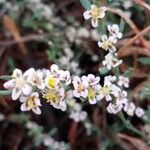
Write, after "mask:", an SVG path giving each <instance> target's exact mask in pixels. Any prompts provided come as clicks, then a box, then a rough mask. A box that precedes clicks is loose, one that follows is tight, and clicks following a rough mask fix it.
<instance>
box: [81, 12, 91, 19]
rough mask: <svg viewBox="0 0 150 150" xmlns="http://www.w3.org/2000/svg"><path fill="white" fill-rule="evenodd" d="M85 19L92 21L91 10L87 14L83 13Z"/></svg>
mask: <svg viewBox="0 0 150 150" xmlns="http://www.w3.org/2000/svg"><path fill="white" fill-rule="evenodd" d="M83 17H84V19H86V20H88V19H90V18H91V17H92V16H91V14H90V10H87V11H85V12H84V13H83Z"/></svg>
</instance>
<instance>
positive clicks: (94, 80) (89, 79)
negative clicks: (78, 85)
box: [82, 74, 100, 85]
mask: <svg viewBox="0 0 150 150" xmlns="http://www.w3.org/2000/svg"><path fill="white" fill-rule="evenodd" d="M82 79H83V80H86V81H87V82H88V83H89V85H96V84H98V83H99V81H100V77H98V76H97V77H95V76H94V75H93V74H89V75H88V76H83V77H82Z"/></svg>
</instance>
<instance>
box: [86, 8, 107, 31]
mask: <svg viewBox="0 0 150 150" xmlns="http://www.w3.org/2000/svg"><path fill="white" fill-rule="evenodd" d="M106 10H107V8H106V7H104V6H102V7H97V6H95V5H91V9H90V10H87V11H85V12H84V14H83V16H84V19H86V20H88V19H90V18H92V19H91V24H92V26H93V27H94V28H96V27H98V19H102V18H104V16H105V11H106Z"/></svg>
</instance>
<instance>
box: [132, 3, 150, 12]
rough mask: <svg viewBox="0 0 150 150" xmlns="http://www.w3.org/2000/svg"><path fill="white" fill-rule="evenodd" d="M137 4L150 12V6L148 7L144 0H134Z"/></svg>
mask: <svg viewBox="0 0 150 150" xmlns="http://www.w3.org/2000/svg"><path fill="white" fill-rule="evenodd" d="M133 1H134V2H135V3H136V4H138V5H140V6H142V7H143V8H144V9H147V10H148V11H150V5H148V4H147V3H145V2H144V1H142V0H133Z"/></svg>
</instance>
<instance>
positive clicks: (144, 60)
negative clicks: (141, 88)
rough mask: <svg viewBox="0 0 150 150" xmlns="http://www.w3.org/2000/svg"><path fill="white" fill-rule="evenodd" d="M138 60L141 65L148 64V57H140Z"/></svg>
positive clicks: (149, 61) (149, 58)
mask: <svg viewBox="0 0 150 150" xmlns="http://www.w3.org/2000/svg"><path fill="white" fill-rule="evenodd" d="M138 61H139V62H140V63H141V64H143V65H150V57H141V58H139V59H138Z"/></svg>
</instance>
